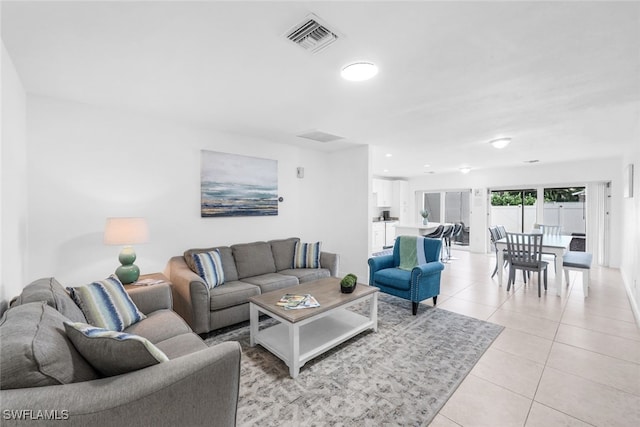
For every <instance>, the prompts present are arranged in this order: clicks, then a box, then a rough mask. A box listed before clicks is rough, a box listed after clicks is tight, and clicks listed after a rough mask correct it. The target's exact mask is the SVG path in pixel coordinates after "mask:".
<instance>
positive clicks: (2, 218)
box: [0, 43, 27, 312]
mask: <svg viewBox="0 0 640 427" xmlns="http://www.w3.org/2000/svg"><path fill="white" fill-rule="evenodd" d="M0 68H1V69H2V83H1V90H0V92H2V113H1V117H2V132H1V135H2V150H1V151H0V165H1V166H0V170H1V171H2V173H1V175H2V185H1V186H0V187H1V189H0V227H1V228H0V236H2V244H1V245H0V280H1V282H0V312H1V311H2V308H4V307H5V306H6V304H7V302H8V301H9V300H10V299H11V298H12V297H13V296H15V295H17V294H19V293H20V289H22V287H23V283H24V280H25V274H26V270H27V260H26V251H27V157H26V156H27V133H26V95H25V91H24V89H23V87H22V83H21V81H20V77H19V76H18V74H17V72H16V69H15V67H14V65H13V62H12V60H11V58H10V57H9V54H8V52H7V51H6V49H5V46H4V43H2V58H1V60H0Z"/></svg>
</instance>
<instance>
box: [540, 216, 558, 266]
mask: <svg viewBox="0 0 640 427" xmlns="http://www.w3.org/2000/svg"><path fill="white" fill-rule="evenodd" d="M538 229H539V230H540V233H542V235H544V236H559V235H560V233H561V232H562V226H560V225H545V224H538ZM542 255H543V257H549V259H550V260H551V262H553V268H554V271H555V268H556V254H553V253H550V252H543V253H542ZM555 272H556V274H558V272H557V271H555Z"/></svg>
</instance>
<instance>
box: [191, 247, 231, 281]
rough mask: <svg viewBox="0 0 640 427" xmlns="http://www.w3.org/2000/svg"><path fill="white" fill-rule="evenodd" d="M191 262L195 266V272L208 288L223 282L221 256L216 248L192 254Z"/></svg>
mask: <svg viewBox="0 0 640 427" xmlns="http://www.w3.org/2000/svg"><path fill="white" fill-rule="evenodd" d="M193 263H194V264H195V266H196V273H198V276H200V277H202V279H203V280H204V281H205V282H207V285H208V286H209V288H210V289H212V288H215V287H216V286H220V285H222V284H223V283H224V271H223V270H222V257H221V256H220V252H219V251H218V250H217V249H215V250H213V251H211V252H200V253H197V254H193Z"/></svg>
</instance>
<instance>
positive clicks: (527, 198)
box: [491, 188, 538, 233]
mask: <svg viewBox="0 0 640 427" xmlns="http://www.w3.org/2000/svg"><path fill="white" fill-rule="evenodd" d="M537 197H538V196H537V190H535V189H531V188H529V189H520V190H516V189H513V190H492V191H491V225H503V226H504V227H505V229H506V230H507V231H511V232H514V233H524V232H529V231H531V230H532V229H533V226H534V224H535V223H536V222H537V221H536V218H537V213H536V200H537Z"/></svg>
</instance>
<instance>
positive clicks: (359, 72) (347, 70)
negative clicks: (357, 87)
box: [340, 62, 378, 82]
mask: <svg viewBox="0 0 640 427" xmlns="http://www.w3.org/2000/svg"><path fill="white" fill-rule="evenodd" d="M376 74H378V67H376V65H375V64H372V63H371V62H354V63H353V64H349V65H347V66H346V67H344V68H343V69H342V71H341V72H340V75H341V76H342V78H343V79H345V80H349V81H350V82H362V81H365V80H369V79H370V78H372V77H374V76H375V75H376Z"/></svg>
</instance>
